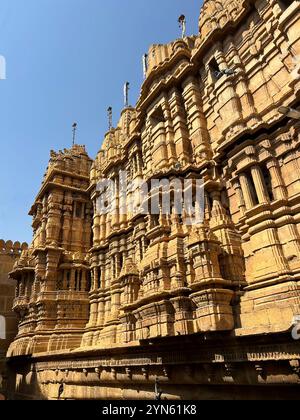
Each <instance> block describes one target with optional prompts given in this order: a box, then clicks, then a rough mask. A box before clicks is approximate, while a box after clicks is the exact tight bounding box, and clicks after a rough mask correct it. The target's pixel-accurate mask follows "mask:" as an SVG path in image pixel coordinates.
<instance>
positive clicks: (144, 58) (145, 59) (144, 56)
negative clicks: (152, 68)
mask: <svg viewBox="0 0 300 420" xmlns="http://www.w3.org/2000/svg"><path fill="white" fill-rule="evenodd" d="M147 72H148V54H144V55H143V73H144V79H146V77H147Z"/></svg>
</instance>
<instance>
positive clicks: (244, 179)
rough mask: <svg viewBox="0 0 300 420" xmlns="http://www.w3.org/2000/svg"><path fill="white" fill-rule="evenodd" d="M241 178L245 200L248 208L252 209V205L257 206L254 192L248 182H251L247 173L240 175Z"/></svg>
mask: <svg viewBox="0 0 300 420" xmlns="http://www.w3.org/2000/svg"><path fill="white" fill-rule="evenodd" d="M239 178H240V185H241V188H242V192H243V196H244V200H245V205H246V209H247V210H251V209H252V207H254V206H255V202H254V199H253V197H252V194H251V191H250V188H249V185H248V182H249V181H248V177H247V175H246V174H244V173H242V174H240V175H239Z"/></svg>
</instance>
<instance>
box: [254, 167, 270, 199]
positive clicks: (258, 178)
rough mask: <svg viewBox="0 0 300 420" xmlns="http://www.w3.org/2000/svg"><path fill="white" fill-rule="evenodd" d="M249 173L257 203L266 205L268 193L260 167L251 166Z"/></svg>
mask: <svg viewBox="0 0 300 420" xmlns="http://www.w3.org/2000/svg"><path fill="white" fill-rule="evenodd" d="M251 173H252V177H253V182H254V185H255V189H256V193H257V197H258V201H259V203H260V204H263V203H268V202H269V201H270V199H269V197H268V192H267V189H266V186H265V183H264V178H263V174H262V172H261V169H260V167H259V166H258V165H254V166H252V167H251Z"/></svg>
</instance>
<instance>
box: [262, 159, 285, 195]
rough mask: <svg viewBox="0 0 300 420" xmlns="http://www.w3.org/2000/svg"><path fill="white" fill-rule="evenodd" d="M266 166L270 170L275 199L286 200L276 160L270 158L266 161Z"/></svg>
mask: <svg viewBox="0 0 300 420" xmlns="http://www.w3.org/2000/svg"><path fill="white" fill-rule="evenodd" d="M267 168H268V170H269V171H270V175H271V179H272V186H273V189H274V192H275V194H274V195H275V198H276V200H286V199H287V190H286V187H285V185H284V181H283V178H282V175H281V172H280V168H279V165H278V162H277V160H275V159H272V160H271V161H269V162H268V163H267Z"/></svg>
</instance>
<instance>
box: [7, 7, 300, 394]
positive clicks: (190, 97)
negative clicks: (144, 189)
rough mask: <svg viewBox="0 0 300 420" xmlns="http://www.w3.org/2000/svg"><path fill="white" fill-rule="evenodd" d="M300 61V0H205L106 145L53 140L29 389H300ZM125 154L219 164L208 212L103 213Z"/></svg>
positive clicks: (25, 269) (209, 181)
mask: <svg viewBox="0 0 300 420" xmlns="http://www.w3.org/2000/svg"><path fill="white" fill-rule="evenodd" d="M299 70H300V3H299V1H287V0H281V1H280V0H257V1H254V0H252V1H251V0H248V1H246V0H230V1H227V0H224V1H215V0H206V1H204V5H203V8H202V11H201V15H200V19H199V34H198V35H197V36H193V37H184V38H183V39H180V40H176V41H174V42H172V43H170V44H168V45H153V46H152V47H151V48H150V51H149V55H148V63H147V66H146V73H147V74H146V79H145V81H144V84H143V86H142V90H141V95H140V98H139V100H138V103H137V105H136V107H135V108H132V107H126V108H125V109H124V110H123V111H122V114H121V119H120V122H119V124H118V126H117V127H116V128H112V129H111V130H110V131H109V132H108V133H107V134H106V136H105V139H104V142H103V146H102V148H101V150H100V152H99V153H98V155H97V157H96V159H95V161H94V162H92V161H91V160H90V159H89V157H88V156H87V154H86V152H85V150H84V148H82V147H80V146H76V145H75V146H74V147H73V148H72V149H71V150H65V151H64V152H60V153H58V154H56V153H54V152H53V153H52V155H51V161H50V164H49V168H48V171H47V174H46V176H45V179H44V181H43V184H42V188H41V190H40V192H39V194H38V196H37V199H36V201H35V204H34V206H33V207H32V210H31V214H32V216H33V219H34V221H33V228H34V233H35V234H34V240H33V243H32V244H31V246H30V247H29V249H28V250H26V251H24V253H23V254H22V256H21V258H20V261H19V264H17V265H16V266H15V268H14V270H13V272H12V273H11V277H12V278H14V279H16V280H17V282H18V288H17V297H16V300H15V304H14V307H15V310H16V311H17V313H18V314H19V316H20V326H19V334H18V336H17V338H16V340H15V341H14V342H13V344H12V345H11V347H10V350H9V353H8V356H9V357H10V358H11V368H12V369H15V371H16V373H17V378H18V383H17V387H16V396H17V397H22V396H24V395H26V396H27V397H28V396H29V395H31V396H32V397H40V398H53V399H57V398H61V399H76V398H87V399H101V398H108V399H109V398H125V399H126V398H150V399H153V398H154V389H155V382H156V380H157V379H158V380H159V382H160V385H161V388H162V391H163V395H164V397H166V398H168V399H172V398H186V399H188V398H218V397H224V398H226V397H228V398H230V396H232V393H233V392H234V393H235V397H241V398H249V397H250V398H251V397H257V398H260V397H262V398H264V397H268V396H270V395H271V393H273V392H274V387H275V388H276V389H277V390H280V395H281V396H283V397H288V396H293V395H295V394H294V393H297V392H299V389H297V384H299V374H300V345H299V341H296V340H294V339H293V337H292V334H291V331H292V329H293V320H294V318H295V317H296V316H297V315H300V286H299V280H300V212H299V210H300V155H299V145H300V124H299V123H298V122H297V121H296V120H292V119H288V118H286V117H284V116H282V115H281V114H280V113H279V112H278V109H279V107H280V106H289V107H294V108H297V107H299V106H300V103H299V95H300V93H299V92H300V73H299ZM120 171H125V172H126V173H127V176H128V177H129V179H130V180H131V181H137V180H141V179H143V180H145V181H146V182H147V183H148V184H150V183H151V180H153V179H158V180H162V179H169V180H174V179H175V178H176V179H178V178H179V179H182V180H184V179H191V180H194V181H195V182H196V180H197V179H203V180H204V186H205V218H204V221H203V223H201V224H199V225H193V226H188V225H187V224H185V220H184V217H182V216H179V215H178V214H177V213H176V212H175V211H174V209H171V212H170V214H168V215H164V214H162V213H161V214H160V215H153V214H152V215H151V214H149V215H144V214H142V213H141V214H131V213H127V214H123V213H122V212H121V211H117V212H115V213H109V214H102V213H99V212H97V199H99V194H100V192H99V190H98V189H97V184H98V183H99V182H100V181H101V180H103V179H110V180H112V181H113V182H114V183H115V185H118V182H119V179H118V177H119V173H120ZM127 198H128V199H129V197H127ZM116 201H117V205H118V206H119V207H121V201H122V200H121V197H117V199H116ZM171 202H172V200H171ZM16 361H18V363H16ZM237 385H239V388H238V389H237V388H235V386H237ZM283 385H285V386H286V387H285V388H283ZM287 385H288V386H287ZM258 387H260V388H259V392H258V391H257V390H258Z"/></svg>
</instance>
